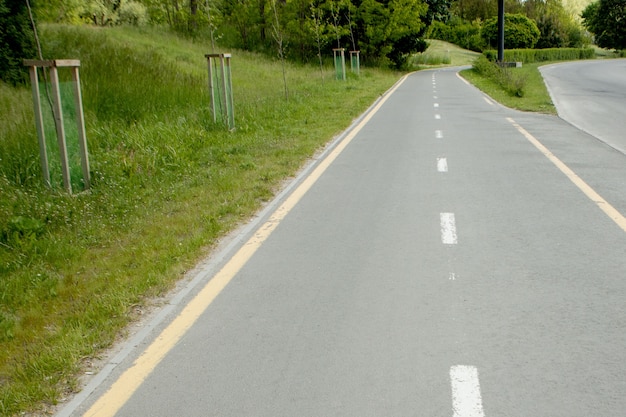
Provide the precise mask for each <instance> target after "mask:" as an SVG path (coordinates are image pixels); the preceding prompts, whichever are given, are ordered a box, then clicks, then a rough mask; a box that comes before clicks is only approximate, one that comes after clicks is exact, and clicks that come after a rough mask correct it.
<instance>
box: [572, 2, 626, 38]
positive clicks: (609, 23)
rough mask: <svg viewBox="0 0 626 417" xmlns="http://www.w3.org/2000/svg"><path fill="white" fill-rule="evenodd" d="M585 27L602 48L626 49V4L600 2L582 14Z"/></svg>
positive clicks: (591, 5)
mask: <svg viewBox="0 0 626 417" xmlns="http://www.w3.org/2000/svg"><path fill="white" fill-rule="evenodd" d="M582 18H583V25H584V26H585V27H586V28H587V29H589V31H590V32H592V33H593V34H594V35H595V42H596V44H597V45H598V46H599V47H601V48H607V49H616V50H620V49H626V2H625V1H624V0H599V1H597V2H595V3H591V4H590V5H588V6H587V8H585V10H584V11H583V13H582Z"/></svg>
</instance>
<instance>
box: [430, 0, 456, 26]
mask: <svg viewBox="0 0 626 417" xmlns="http://www.w3.org/2000/svg"><path fill="white" fill-rule="evenodd" d="M424 2H425V3H426V5H427V6H428V11H427V12H426V19H425V23H426V24H427V25H428V26H430V25H431V24H432V23H433V22H444V23H445V22H447V21H448V20H449V19H450V18H451V17H452V15H451V13H450V6H451V5H452V0H424Z"/></svg>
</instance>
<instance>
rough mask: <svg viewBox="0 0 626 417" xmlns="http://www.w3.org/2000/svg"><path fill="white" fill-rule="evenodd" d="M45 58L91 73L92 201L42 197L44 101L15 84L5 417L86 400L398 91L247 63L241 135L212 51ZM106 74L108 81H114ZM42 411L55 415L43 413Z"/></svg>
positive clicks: (94, 38)
mask: <svg viewBox="0 0 626 417" xmlns="http://www.w3.org/2000/svg"><path fill="white" fill-rule="evenodd" d="M41 35H42V39H43V40H44V52H45V55H46V56H51V57H73V58H77V59H80V60H81V79H82V86H83V97H84V104H85V111H86V123H87V136H88V142H89V146H90V162H91V169H92V182H93V184H92V188H91V189H90V190H89V191H88V192H83V193H80V194H76V195H72V196H70V195H67V194H66V193H65V192H63V191H61V189H60V187H56V188H55V190H54V191H50V190H48V189H47V188H46V187H45V186H43V184H42V179H41V168H40V165H39V159H38V158H39V157H38V155H39V151H38V144H37V136H36V131H35V126H34V116H33V105H32V98H31V92H30V87H27V86H19V87H12V86H9V85H7V84H4V83H0V103H1V105H0V109H1V110H0V136H1V137H2V141H0V195H1V196H2V198H0V302H1V303H0V382H1V384H0V415H6V416H9V415H14V414H19V413H21V412H23V411H25V410H29V409H32V408H33V407H35V408H37V407H44V406H45V404H54V403H56V402H58V401H59V400H60V399H61V398H64V397H65V396H67V394H68V393H69V392H71V391H73V390H75V389H76V388H77V376H78V373H79V371H81V369H82V370H83V371H85V369H84V367H85V366H86V364H87V363H88V362H89V360H90V358H92V357H94V356H97V355H98V354H99V353H100V352H101V351H102V349H104V348H106V347H107V346H110V345H111V344H112V343H113V342H114V341H115V340H116V337H118V336H119V335H120V332H122V331H123V329H124V327H125V326H126V325H127V324H128V323H129V322H130V321H132V320H133V318H134V317H136V315H137V314H139V313H140V312H141V311H142V310H143V309H144V307H145V303H146V302H148V301H147V300H149V298H150V297H153V296H159V295H162V294H164V293H166V292H167V291H168V290H169V289H171V288H172V286H173V285H174V283H175V282H176V281H177V280H179V279H180V278H181V277H182V276H183V274H184V273H185V271H187V270H189V269H190V268H192V267H193V266H194V265H195V263H196V262H197V261H198V260H199V259H201V258H202V257H205V256H206V255H207V254H208V253H209V251H210V249H211V247H212V246H214V245H215V244H216V242H217V241H218V239H219V238H220V237H222V236H223V235H224V234H225V233H227V232H228V231H229V230H231V229H232V228H233V227H234V226H235V225H237V224H239V223H241V222H244V221H246V220H247V219H249V218H250V216H252V215H253V213H254V212H255V211H256V210H258V209H259V208H260V207H261V206H262V205H263V204H264V202H266V201H268V200H269V199H271V198H272V196H273V195H274V193H275V192H276V191H277V190H278V189H279V187H280V186H281V183H282V182H283V181H284V180H285V179H286V178H289V177H290V176H292V175H294V174H295V173H296V172H297V171H298V170H299V169H300V168H301V167H302V165H303V164H304V163H305V161H306V160H307V158H309V157H310V156H311V155H313V154H314V153H315V152H316V151H317V150H319V149H320V148H321V147H323V146H324V144H325V143H327V142H328V141H329V140H330V139H331V138H332V137H333V136H334V135H336V134H338V133H339V132H340V131H341V130H343V129H345V128H346V127H347V126H348V125H349V124H350V122H351V121H352V120H353V119H354V118H355V117H357V116H358V115H359V114H360V113H361V112H363V111H364V110H365V108H367V107H368V106H369V105H370V104H371V103H372V102H373V101H374V100H375V99H376V98H377V97H379V96H380V95H381V94H382V93H383V92H385V91H386V90H387V89H388V88H389V87H390V86H391V85H392V84H393V83H394V82H395V81H396V80H397V78H398V75H397V74H396V73H392V72H388V71H384V70H383V71H381V70H376V69H373V68H362V70H361V78H359V79H356V78H351V79H348V80H347V81H346V82H338V81H335V80H334V79H333V76H334V73H333V72H332V70H330V68H329V69H326V68H325V69H324V71H323V72H322V73H320V69H319V68H315V67H310V66H302V65H298V64H287V72H286V74H287V80H288V83H289V85H290V95H289V100H288V101H287V100H286V99H285V97H284V94H283V90H282V82H283V81H282V69H281V65H280V63H279V62H277V61H276V60H271V59H267V58H265V57H263V56H261V55H258V54H255V53H246V52H236V53H235V54H234V55H233V59H232V66H233V86H234V97H235V115H236V126H237V129H236V131H234V132H228V131H227V129H226V128H225V127H223V126H221V125H219V124H217V125H216V124H214V123H213V121H212V118H211V115H210V113H209V110H208V106H209V100H208V93H207V75H206V59H205V58H204V54H205V53H207V45H206V43H195V42H192V41H185V40H182V39H181V38H179V37H177V36H176V35H172V34H164V33H163V32H161V31H158V30H156V29H154V30H152V29H149V28H143V29H134V28H129V27H120V28H109V29H104V30H103V29H98V28H90V27H85V26H83V27H70V26H58V25H52V26H45V27H44V28H43V30H42V34H41ZM103 69H106V70H103ZM40 411H41V410H40Z"/></svg>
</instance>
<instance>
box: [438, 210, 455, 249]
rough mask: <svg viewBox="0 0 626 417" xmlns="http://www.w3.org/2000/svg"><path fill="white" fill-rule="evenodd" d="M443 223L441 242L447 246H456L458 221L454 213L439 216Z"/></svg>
mask: <svg viewBox="0 0 626 417" xmlns="http://www.w3.org/2000/svg"><path fill="white" fill-rule="evenodd" d="M439 218H440V223H441V241H442V242H443V243H444V244H446V245H456V244H457V242H458V239H457V236H456V221H455V219H454V213H441V214H440V215H439Z"/></svg>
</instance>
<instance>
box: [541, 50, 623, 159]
mask: <svg viewBox="0 0 626 417" xmlns="http://www.w3.org/2000/svg"><path fill="white" fill-rule="evenodd" d="M540 70H541V74H542V75H543V77H544V80H545V82H546V85H547V86H548V90H549V91H550V94H551V96H552V101H553V102H554V104H555V106H556V108H557V111H558V113H559V116H560V117H562V118H563V119H565V120H566V121H568V122H570V123H571V124H573V125H574V126H577V127H579V128H580V129H582V130H584V131H585V132H588V133H589V134H591V135H593V136H595V137H597V138H598V139H600V140H602V141H604V142H605V143H607V144H609V145H611V146H613V147H615V148H616V149H618V150H620V151H621V152H622V153H626V59H609V60H593V61H578V62H567V63H563V64H554V65H547V66H545V67H540Z"/></svg>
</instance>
